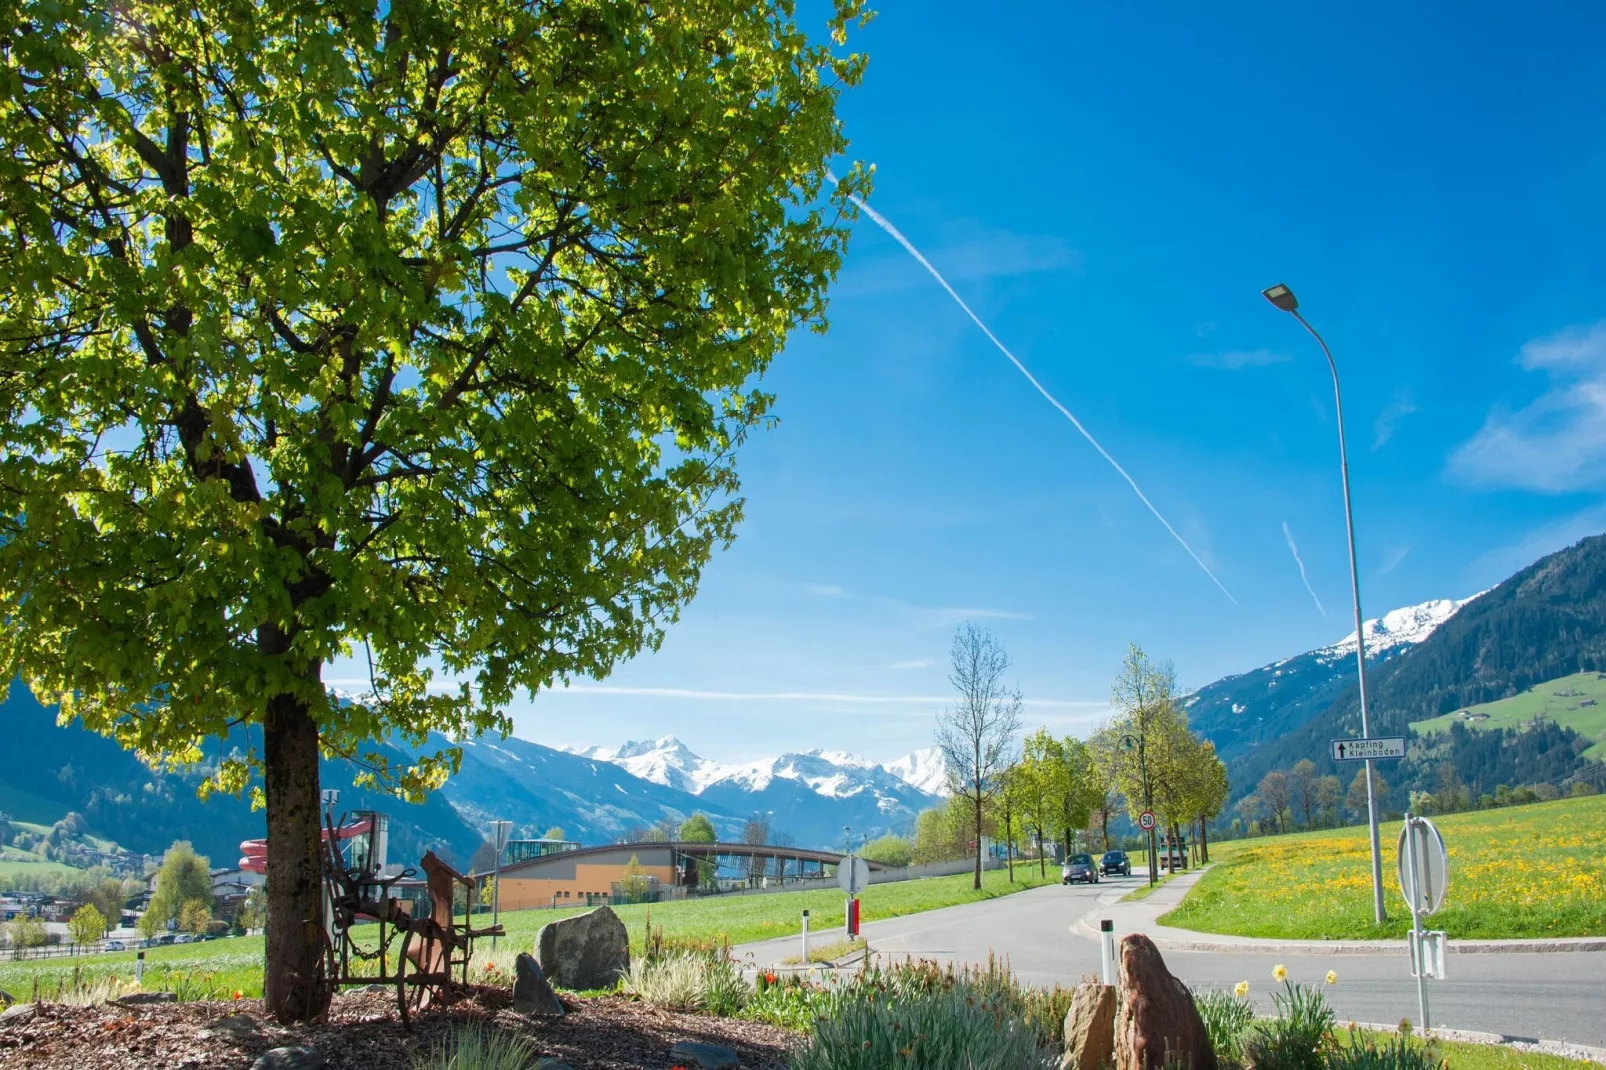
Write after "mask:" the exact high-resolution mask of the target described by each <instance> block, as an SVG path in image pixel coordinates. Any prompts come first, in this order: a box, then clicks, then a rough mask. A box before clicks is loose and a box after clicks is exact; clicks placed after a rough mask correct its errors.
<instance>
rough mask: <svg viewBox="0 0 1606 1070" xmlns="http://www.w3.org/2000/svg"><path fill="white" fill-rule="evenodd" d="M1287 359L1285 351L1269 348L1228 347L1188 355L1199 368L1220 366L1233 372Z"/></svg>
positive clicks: (1190, 360) (1189, 360)
mask: <svg viewBox="0 0 1606 1070" xmlns="http://www.w3.org/2000/svg"><path fill="white" fill-rule="evenodd" d="M1288 359H1289V356H1288V354H1287V353H1278V352H1276V351H1275V350H1271V349H1230V350H1228V351H1227V352H1225V353H1193V354H1190V355H1189V356H1188V363H1189V364H1197V365H1198V366H1199V367H1201V368H1222V369H1225V370H1226V371H1231V372H1235V371H1241V370H1242V369H1244V368H1264V367H1266V366H1267V365H1268V364H1282V363H1283V362H1285V361H1287V360H1288Z"/></svg>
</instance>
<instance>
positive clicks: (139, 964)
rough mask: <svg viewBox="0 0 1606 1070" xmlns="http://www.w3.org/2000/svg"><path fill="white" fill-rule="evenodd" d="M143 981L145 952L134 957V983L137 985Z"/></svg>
mask: <svg viewBox="0 0 1606 1070" xmlns="http://www.w3.org/2000/svg"><path fill="white" fill-rule="evenodd" d="M144 980H145V952H143V951H141V952H138V953H137V954H135V956H134V983H135V984H136V985H137V984H139V983H141V982H142V981H144Z"/></svg>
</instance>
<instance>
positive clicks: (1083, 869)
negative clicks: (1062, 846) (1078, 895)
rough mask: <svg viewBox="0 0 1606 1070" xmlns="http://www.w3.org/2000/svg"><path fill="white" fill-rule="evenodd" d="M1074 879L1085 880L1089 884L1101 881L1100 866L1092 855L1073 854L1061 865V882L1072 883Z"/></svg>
mask: <svg viewBox="0 0 1606 1070" xmlns="http://www.w3.org/2000/svg"><path fill="white" fill-rule="evenodd" d="M1072 881H1085V882H1087V883H1088V884H1097V883H1098V882H1099V867H1098V866H1097V865H1096V864H1095V863H1094V861H1093V856H1092V855H1072V856H1071V857H1070V858H1069V859H1068V860H1066V862H1065V865H1063V866H1062V867H1060V883H1061V884H1070V883H1071V882H1072Z"/></svg>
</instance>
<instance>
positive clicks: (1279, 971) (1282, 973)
mask: <svg viewBox="0 0 1606 1070" xmlns="http://www.w3.org/2000/svg"><path fill="white" fill-rule="evenodd" d="M1271 979H1272V980H1273V981H1286V980H1288V967H1287V966H1284V965H1283V964H1282V963H1280V962H1279V963H1278V964H1277V965H1276V966H1274V967H1273V968H1272V971H1271Z"/></svg>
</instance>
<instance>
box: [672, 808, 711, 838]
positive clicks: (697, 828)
mask: <svg viewBox="0 0 1606 1070" xmlns="http://www.w3.org/2000/svg"><path fill="white" fill-rule="evenodd" d="M675 838H676V839H678V840H679V841H680V842H681V843H714V842H716V841H717V840H718V839H719V837H718V836H717V835H716V834H715V832H714V823H713V822H712V821H710V820H708V815H707V814H700V813H699V814H693V815H691V816H690V817H688V818H687V819H686V820H684V821H682V822H681V823H680V828H679V830H677V832H676V833H675Z"/></svg>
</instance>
